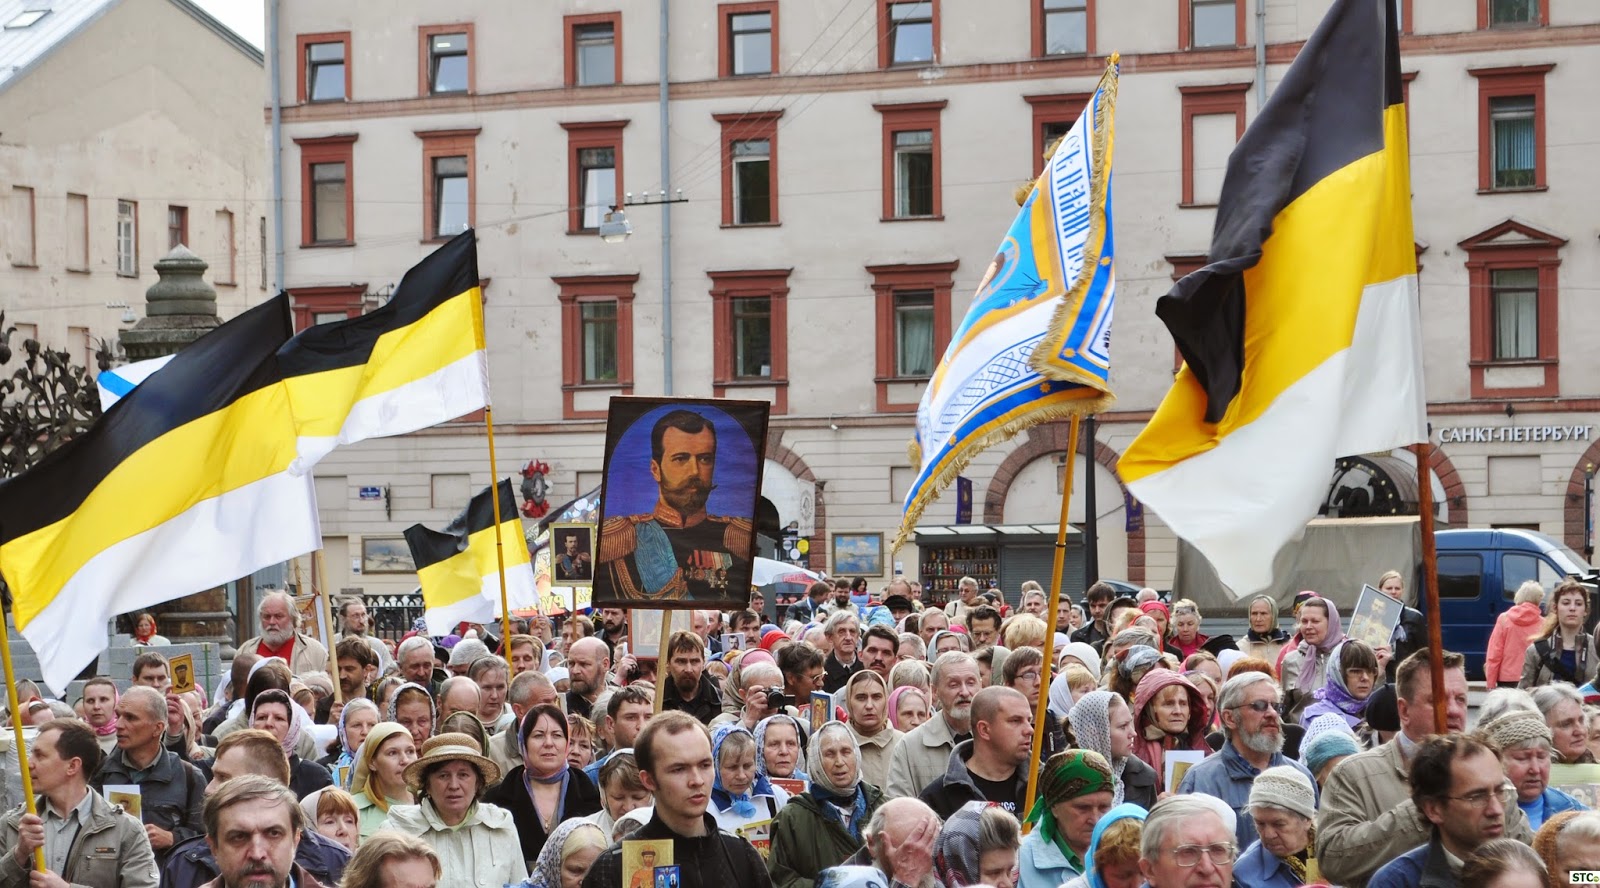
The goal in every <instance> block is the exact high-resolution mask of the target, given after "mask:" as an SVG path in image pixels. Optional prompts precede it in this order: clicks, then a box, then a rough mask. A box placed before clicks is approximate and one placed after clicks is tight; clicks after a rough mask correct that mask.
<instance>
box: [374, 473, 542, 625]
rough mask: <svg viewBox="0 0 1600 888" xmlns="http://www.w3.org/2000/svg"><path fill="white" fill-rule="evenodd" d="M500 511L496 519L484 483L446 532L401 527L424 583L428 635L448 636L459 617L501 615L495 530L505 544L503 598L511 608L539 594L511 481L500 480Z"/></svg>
mask: <svg viewBox="0 0 1600 888" xmlns="http://www.w3.org/2000/svg"><path fill="white" fill-rule="evenodd" d="M499 484H500V515H499V520H498V521H496V520H495V509H494V491H493V490H492V489H490V488H488V487H485V488H484V489H483V490H482V491H480V492H479V493H478V494H477V495H476V496H474V497H473V498H472V501H471V502H470V503H468V504H467V508H466V511H464V512H462V513H461V514H460V515H457V516H456V518H455V520H454V521H451V522H450V524H449V525H448V526H446V527H445V529H444V530H433V529H431V528H428V527H425V526H423V525H421V524H413V525H411V526H410V527H408V528H406V530H405V537H406V543H407V545H409V546H410V547H411V558H412V560H413V561H414V562H415V563H416V565H417V579H418V581H420V582H421V583H422V602H423V607H424V610H423V619H425V620H426V621H427V624H428V634H430V635H435V636H438V635H447V634H449V633H450V632H453V631H454V630H455V627H456V625H457V624H458V623H460V622H462V621H463V620H466V621H469V622H473V623H483V622H487V621H489V620H492V619H494V618H495V617H497V616H499V614H500V570H499V560H498V557H497V556H496V554H495V539H496V538H495V529H496V527H498V528H499V533H500V535H499V539H500V543H501V545H502V546H503V552H504V556H505V568H506V600H507V601H508V602H509V604H510V607H511V609H512V610H518V609H521V608H528V607H534V606H536V605H537V604H538V600H539V594H538V590H537V588H536V587H535V585H534V581H533V558H532V556H531V555H529V553H528V542H527V539H526V538H525V537H524V536H523V532H522V518H521V517H520V516H519V515H518V514H517V500H516V497H515V496H514V495H513V493H512V489H511V479H509V478H502V479H500V482H499Z"/></svg>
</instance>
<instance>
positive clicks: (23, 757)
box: [0, 590, 45, 872]
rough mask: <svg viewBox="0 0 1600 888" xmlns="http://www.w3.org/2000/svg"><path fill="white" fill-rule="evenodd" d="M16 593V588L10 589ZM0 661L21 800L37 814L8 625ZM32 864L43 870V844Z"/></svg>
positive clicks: (1, 633) (1, 634) (1, 636)
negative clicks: (17, 767)
mask: <svg viewBox="0 0 1600 888" xmlns="http://www.w3.org/2000/svg"><path fill="white" fill-rule="evenodd" d="M12 594H13V595H15V594H16V590H12ZM15 611H16V608H15V604H14V603H13V607H12V621H13V622H15V620H16V612H15ZM0 629H3V630H4V631H0V663H3V664H4V666H5V670H6V698H7V699H8V700H9V701H10V704H11V731H12V734H13V737H14V739H15V741H16V744H17V764H18V765H20V766H21V767H22V802H23V804H24V805H26V806H27V810H28V813H29V814H35V815H37V814H38V813H39V806H38V804H37V803H36V802H35V801H34V798H33V775H32V774H31V773H29V772H28V744H27V743H25V742H23V739H22V713H21V712H18V711H17V710H18V707H19V706H20V704H19V703H18V702H17V673H16V670H14V669H13V668H12V667H11V632H10V628H9V627H0ZM33 865H34V868H36V869H37V870H39V872H44V871H45V863H44V846H42V845H41V846H40V847H38V848H35V849H33Z"/></svg>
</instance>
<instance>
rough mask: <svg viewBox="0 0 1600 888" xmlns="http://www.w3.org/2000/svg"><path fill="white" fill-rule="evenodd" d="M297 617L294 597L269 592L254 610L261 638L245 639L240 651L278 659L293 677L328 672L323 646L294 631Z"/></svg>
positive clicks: (274, 591)
mask: <svg viewBox="0 0 1600 888" xmlns="http://www.w3.org/2000/svg"><path fill="white" fill-rule="evenodd" d="M299 617H300V613H299V611H297V610H295V607H294V597H293V596H291V595H290V594H289V593H287V592H284V591H283V590H281V589H274V590H273V591H271V592H268V593H267V594H266V595H265V596H263V597H262V599H261V603H260V604H259V605H257V606H256V618H257V620H258V621H259V622H260V624H261V634H260V635H257V636H255V637H254V638H247V639H245V641H244V643H243V644H241V645H239V650H241V651H249V652H250V653H252V654H258V655H260V656H262V657H279V658H281V659H282V660H283V661H284V662H286V663H288V664H289V671H290V672H293V673H294V674H295V675H304V674H306V673H307V672H316V671H317V670H319V669H320V670H327V668H328V649H327V648H325V647H323V646H322V642H320V641H318V640H316V639H315V638H312V637H311V636H309V635H307V634H305V633H304V632H299V631H297V629H298V625H299V622H300V619H299ZM337 672H338V667H337V666H335V667H334V673H335V674H337Z"/></svg>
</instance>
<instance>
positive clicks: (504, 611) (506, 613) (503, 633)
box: [483, 404, 527, 675]
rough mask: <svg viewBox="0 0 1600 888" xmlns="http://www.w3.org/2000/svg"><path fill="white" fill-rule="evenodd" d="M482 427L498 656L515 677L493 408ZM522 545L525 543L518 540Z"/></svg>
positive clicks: (487, 408)
mask: <svg viewBox="0 0 1600 888" xmlns="http://www.w3.org/2000/svg"><path fill="white" fill-rule="evenodd" d="M483 427H484V430H485V431H487V432H488V434H489V490H490V494H489V496H490V497H491V498H492V499H493V501H494V558H495V561H496V562H497V563H498V564H499V566H500V654H501V656H503V657H505V659H506V673H507V674H508V675H516V674H517V668H516V667H515V666H513V665H511V596H510V594H509V593H508V592H507V591H506V549H505V540H504V539H503V538H502V534H501V532H500V525H501V523H502V522H501V521H500V470H499V468H497V466H499V463H497V462H496V461H495V457H494V408H493V407H491V406H489V405H487V404H485V405H484V407H483ZM518 542H520V543H522V544H523V545H527V543H526V542H525V541H523V540H518Z"/></svg>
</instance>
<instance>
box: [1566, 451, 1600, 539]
mask: <svg viewBox="0 0 1600 888" xmlns="http://www.w3.org/2000/svg"><path fill="white" fill-rule="evenodd" d="M1595 469H1600V441H1596V442H1595V443H1593V444H1590V445H1589V447H1588V449H1587V450H1585V451H1583V455H1582V456H1580V457H1578V461H1577V462H1576V463H1574V464H1573V466H1572V474H1571V475H1569V476H1567V501H1566V503H1565V504H1564V508H1563V515H1562V522H1561V525H1562V530H1561V537H1562V542H1564V543H1566V544H1567V548H1569V549H1571V550H1573V551H1574V552H1577V553H1579V554H1580V555H1582V556H1583V557H1585V558H1592V557H1593V553H1592V552H1588V551H1585V549H1586V547H1587V546H1588V545H1589V541H1588V540H1587V539H1584V537H1585V536H1586V535H1587V531H1588V528H1587V527H1586V526H1585V521H1584V518H1585V515H1584V505H1585V504H1584V501H1583V480H1584V476H1585V475H1586V474H1588V473H1589V472H1590V471H1593V470H1595Z"/></svg>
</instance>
